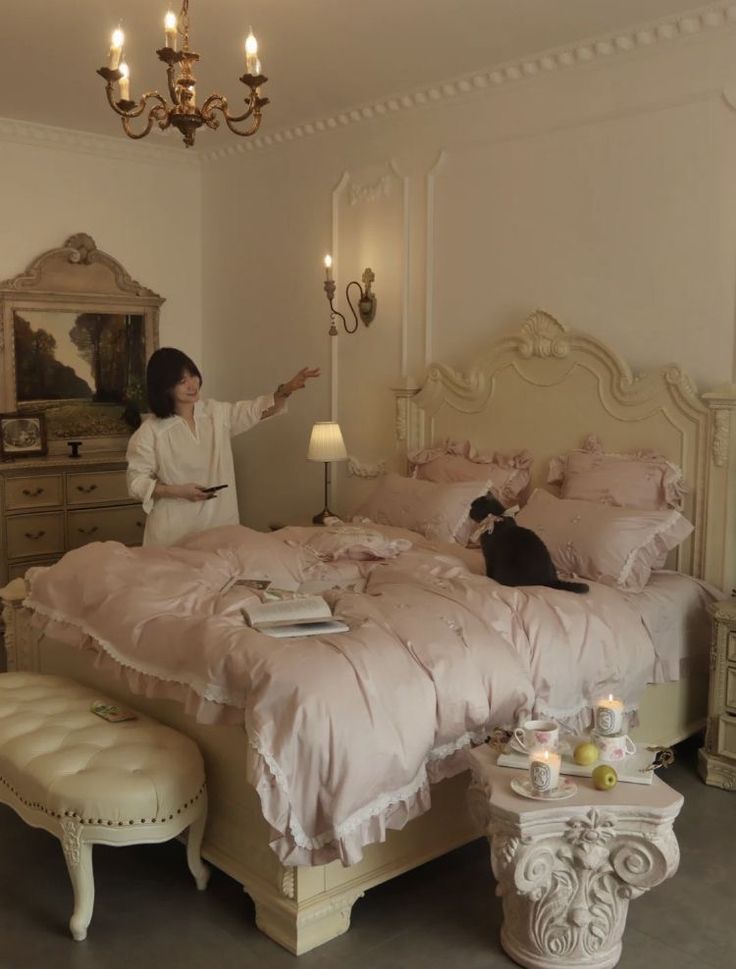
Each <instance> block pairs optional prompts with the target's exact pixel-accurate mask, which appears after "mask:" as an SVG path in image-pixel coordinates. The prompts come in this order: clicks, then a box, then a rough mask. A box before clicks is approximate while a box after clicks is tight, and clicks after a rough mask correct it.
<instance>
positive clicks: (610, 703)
mask: <svg viewBox="0 0 736 969" xmlns="http://www.w3.org/2000/svg"><path fill="white" fill-rule="evenodd" d="M623 728H624V701H623V700H619V698H618V697H615V696H614V695H613V693H609V694H608V696H607V697H601V698H600V699H599V700H598V701H597V702H596V705H595V729H596V731H597V732H598V733H599V734H601V735H602V736H604V737H611V736H614V735H615V734H619V733H621V732H622V731H623Z"/></svg>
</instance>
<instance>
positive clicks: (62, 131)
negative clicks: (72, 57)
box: [0, 118, 201, 168]
mask: <svg viewBox="0 0 736 969" xmlns="http://www.w3.org/2000/svg"><path fill="white" fill-rule="evenodd" d="M2 142H15V143H16V144H19V145H33V146H36V147H42V148H60V149H62V150H65V151H73V152H76V153H78V154H79V153H81V154H87V155H98V156H100V157H102V158H106V159H108V160H109V159H111V158H114V159H117V160H119V161H132V162H148V163H154V164H156V163H158V164H161V163H164V164H166V165H167V167H171V165H183V166H186V167H187V168H192V167H193V168H199V166H200V163H201V159H200V156H199V155H197V154H192V153H190V154H188V155H185V154H184V153H183V152H182V151H181V149H179V148H176V149H175V148H168V147H156V146H154V145H142V144H140V143H135V144H134V143H132V142H130V141H129V140H128V139H127V138H126V139H122V138H116V137H114V136H112V135H100V134H95V133H94V132H90V131H75V130H73V129H71V128H56V127H53V126H51V125H44V124H36V123H34V122H31V121H17V120H15V119H13V118H0V143H2Z"/></svg>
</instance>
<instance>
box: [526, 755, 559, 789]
mask: <svg viewBox="0 0 736 969" xmlns="http://www.w3.org/2000/svg"><path fill="white" fill-rule="evenodd" d="M560 762H561V758H560V755H559V754H558V753H556V751H554V750H549V749H548V748H546V747H539V748H537V749H536V750H533V751H532V752H531V754H530V755H529V783H530V785H531V787H532V789H533V790H534V791H536V793H537V794H547V793H549V792H550V791H554V790H556V789H557V788H558V787H559V784H560Z"/></svg>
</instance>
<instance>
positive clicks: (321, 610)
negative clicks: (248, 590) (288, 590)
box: [243, 596, 332, 629]
mask: <svg viewBox="0 0 736 969" xmlns="http://www.w3.org/2000/svg"><path fill="white" fill-rule="evenodd" d="M243 613H244V615H245V618H246V619H247V620H248V622H249V623H250V625H251V626H253V628H254V629H259V628H265V627H267V626H277V625H285V624H293V623H301V622H314V621H316V620H318V619H331V618H332V610H331V609H330V607H329V606H328V604H327V603H326V602H325V600H324V599H323V598H322V596H303V597H302V598H298V599H282V600H280V601H277V602H253V603H248V604H247V605H246V606H244V607H243Z"/></svg>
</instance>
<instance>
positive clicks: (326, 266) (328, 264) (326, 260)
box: [325, 254, 332, 282]
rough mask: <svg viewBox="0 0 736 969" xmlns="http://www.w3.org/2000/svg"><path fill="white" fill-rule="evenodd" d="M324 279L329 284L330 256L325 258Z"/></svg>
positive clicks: (330, 273) (330, 274)
mask: <svg viewBox="0 0 736 969" xmlns="http://www.w3.org/2000/svg"><path fill="white" fill-rule="evenodd" d="M325 279H326V280H327V281H328V282H329V281H330V280H331V279H332V256H330V255H329V254H328V255H326V256H325Z"/></svg>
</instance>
